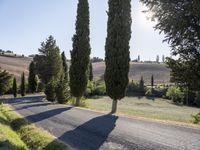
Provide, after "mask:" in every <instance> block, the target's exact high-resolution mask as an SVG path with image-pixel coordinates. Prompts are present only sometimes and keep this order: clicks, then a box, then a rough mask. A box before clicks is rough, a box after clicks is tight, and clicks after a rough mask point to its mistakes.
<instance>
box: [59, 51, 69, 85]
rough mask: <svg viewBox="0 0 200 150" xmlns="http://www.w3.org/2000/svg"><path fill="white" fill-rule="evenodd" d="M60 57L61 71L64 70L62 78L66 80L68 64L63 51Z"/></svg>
mask: <svg viewBox="0 0 200 150" xmlns="http://www.w3.org/2000/svg"><path fill="white" fill-rule="evenodd" d="M61 58H62V66H63V71H64V78H65V80H66V81H68V65H67V59H66V56H65V52H62V54H61Z"/></svg>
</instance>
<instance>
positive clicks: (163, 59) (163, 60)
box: [162, 55, 165, 63]
mask: <svg viewBox="0 0 200 150" xmlns="http://www.w3.org/2000/svg"><path fill="white" fill-rule="evenodd" d="M162 62H163V63H165V55H163V56H162Z"/></svg>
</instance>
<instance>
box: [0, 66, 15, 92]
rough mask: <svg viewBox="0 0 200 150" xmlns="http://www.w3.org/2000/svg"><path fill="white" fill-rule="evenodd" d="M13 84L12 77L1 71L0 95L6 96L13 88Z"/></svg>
mask: <svg viewBox="0 0 200 150" xmlns="http://www.w3.org/2000/svg"><path fill="white" fill-rule="evenodd" d="M12 82H13V81H12V75H10V74H9V73H8V72H7V71H5V70H4V71H1V69H0V95H1V94H5V93H6V92H8V91H9V89H11V88H12Z"/></svg>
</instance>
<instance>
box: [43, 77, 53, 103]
mask: <svg viewBox="0 0 200 150" xmlns="http://www.w3.org/2000/svg"><path fill="white" fill-rule="evenodd" d="M55 89H56V83H55V81H54V80H51V81H50V82H49V83H47V84H46V85H45V94H46V99H47V100H48V101H50V102H54V101H55V100H56V92H55Z"/></svg>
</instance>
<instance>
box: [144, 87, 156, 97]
mask: <svg viewBox="0 0 200 150" xmlns="http://www.w3.org/2000/svg"><path fill="white" fill-rule="evenodd" d="M145 96H147V97H154V94H153V89H151V88H149V89H148V90H147V91H146V93H145Z"/></svg>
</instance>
